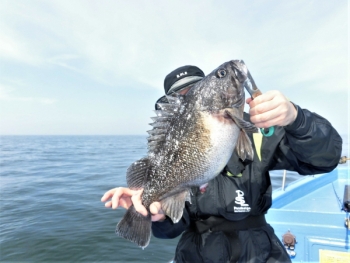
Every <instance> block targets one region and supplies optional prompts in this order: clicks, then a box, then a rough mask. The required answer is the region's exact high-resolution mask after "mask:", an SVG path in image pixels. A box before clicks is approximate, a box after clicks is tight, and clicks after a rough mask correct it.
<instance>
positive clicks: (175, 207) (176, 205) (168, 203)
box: [160, 189, 190, 223]
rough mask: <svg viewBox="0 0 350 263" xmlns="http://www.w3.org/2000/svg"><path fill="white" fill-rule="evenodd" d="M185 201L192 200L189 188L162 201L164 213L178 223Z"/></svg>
mask: <svg viewBox="0 0 350 263" xmlns="http://www.w3.org/2000/svg"><path fill="white" fill-rule="evenodd" d="M185 201H190V191H189V190H188V189H186V190H184V191H182V192H180V193H177V194H174V195H171V196H169V197H166V198H164V199H163V200H161V201H160V203H161V205H162V210H163V211H164V213H165V214H166V215H167V216H168V217H170V218H171V220H172V221H173V223H177V222H179V221H180V219H181V217H182V213H183V210H184V207H185Z"/></svg>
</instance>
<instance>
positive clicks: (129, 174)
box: [126, 157, 150, 188]
mask: <svg viewBox="0 0 350 263" xmlns="http://www.w3.org/2000/svg"><path fill="white" fill-rule="evenodd" d="M149 166H150V161H149V159H148V158H147V157H145V158H142V159H140V160H138V161H136V162H134V163H133V164H131V165H130V166H129V168H128V170H127V171H126V183H127V184H128V187H129V188H142V187H143V186H144V184H145V181H146V180H147V172H148V169H149Z"/></svg>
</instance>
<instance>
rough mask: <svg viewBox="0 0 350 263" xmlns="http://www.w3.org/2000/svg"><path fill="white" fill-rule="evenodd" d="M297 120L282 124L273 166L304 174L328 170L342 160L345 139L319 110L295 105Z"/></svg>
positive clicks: (273, 168) (272, 168)
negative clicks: (314, 110) (317, 112)
mask: <svg viewBox="0 0 350 263" xmlns="http://www.w3.org/2000/svg"><path fill="white" fill-rule="evenodd" d="M296 108H297V111H298V114H297V118H296V120H295V121H294V122H293V123H292V124H290V125H288V126H285V127H283V128H282V129H284V136H283V137H282V139H281V141H280V144H279V146H278V149H276V154H275V157H274V158H275V162H274V163H273V165H272V166H273V167H270V168H271V170H275V169H276V170H277V169H287V170H294V171H297V172H298V173H299V174H302V175H311V174H318V173H326V172H330V171H332V170H333V169H334V168H335V167H336V166H337V165H338V163H339V160H340V155H341V151H342V139H341V137H340V135H339V134H338V132H337V131H336V130H335V129H334V128H333V127H332V125H331V124H330V123H329V121H327V120H326V119H324V118H323V117H321V116H319V115H318V114H316V113H312V112H310V111H308V110H306V109H301V108H300V107H299V106H296Z"/></svg>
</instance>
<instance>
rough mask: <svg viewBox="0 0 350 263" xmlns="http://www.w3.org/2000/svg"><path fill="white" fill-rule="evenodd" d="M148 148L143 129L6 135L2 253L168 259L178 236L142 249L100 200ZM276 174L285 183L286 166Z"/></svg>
mask: <svg viewBox="0 0 350 263" xmlns="http://www.w3.org/2000/svg"><path fill="white" fill-rule="evenodd" d="M343 139H344V145H343V155H346V156H349V148H348V138H347V136H343ZM146 152H147V144H146V137H145V136H1V137H0V201H1V203H0V209H1V210H0V212H1V217H0V231H1V232H0V261H1V262H15V261H16V262H169V261H170V260H171V259H172V258H173V255H174V250H175V246H176V244H177V241H178V239H173V240H161V239H156V238H152V239H151V242H150V245H149V246H148V247H147V248H146V249H144V250H142V249H141V248H139V247H137V246H136V245H134V244H133V243H131V242H128V241H126V240H124V239H122V238H119V237H118V236H117V235H116V234H115V233H114V230H115V226H116V224H117V222H118V221H119V220H120V218H121V217H122V215H123V214H124V212H125V210H124V209H117V210H112V209H107V208H105V207H104V204H103V203H102V202H101V201H100V199H101V196H102V195H103V194H104V193H105V192H106V191H107V190H109V189H111V188H114V187H117V186H125V185H126V182H125V173H126V169H127V168H128V166H129V165H130V164H131V163H132V162H133V161H135V160H137V159H139V158H141V157H143V156H145V155H146ZM271 176H272V184H273V188H274V189H276V188H278V187H280V186H281V183H282V179H281V176H282V171H275V172H272V173H271ZM297 178H300V176H299V175H297V174H295V173H290V172H288V174H287V183H288V182H291V181H293V180H296V179H297Z"/></svg>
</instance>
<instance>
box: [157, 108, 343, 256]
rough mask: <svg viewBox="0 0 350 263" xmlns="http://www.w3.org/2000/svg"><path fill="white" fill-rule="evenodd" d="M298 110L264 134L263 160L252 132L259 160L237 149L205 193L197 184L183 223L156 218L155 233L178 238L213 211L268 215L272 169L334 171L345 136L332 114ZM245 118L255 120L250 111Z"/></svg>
mask: <svg viewBox="0 0 350 263" xmlns="http://www.w3.org/2000/svg"><path fill="white" fill-rule="evenodd" d="M297 110H298V115H297V118H296V120H295V121H294V122H293V123H292V124H291V125H289V126H285V127H275V133H274V134H273V135H272V136H271V137H262V141H261V149H260V156H261V159H260V158H259V154H258V152H259V143H257V142H258V140H257V139H256V138H255V139H254V138H253V136H252V135H250V138H251V141H252V143H253V148H254V151H255V152H254V162H252V163H249V164H247V163H243V162H242V161H241V160H240V159H239V158H238V156H237V154H236V153H235V152H234V153H233V154H232V157H231V159H230V161H229V162H228V164H227V166H226V167H225V169H224V171H222V172H221V174H219V175H218V176H217V177H215V178H214V179H213V180H211V181H210V182H209V184H208V187H207V189H206V191H205V192H204V193H201V192H200V191H199V189H198V188H193V189H192V190H193V191H192V192H193V195H192V198H191V203H192V204H189V203H186V207H185V209H184V213H183V217H182V219H181V220H180V221H179V222H178V223H177V224H173V223H172V221H171V220H170V219H169V218H167V219H166V220H165V221H163V222H154V223H153V224H152V231H153V235H154V236H155V237H158V238H174V237H177V236H179V235H180V234H181V233H183V232H184V231H185V230H188V231H187V232H190V231H191V225H193V222H194V221H196V220H200V219H206V218H208V217H209V216H218V217H224V218H226V219H227V220H230V221H238V220H242V219H244V218H246V217H247V216H251V215H261V214H265V213H266V212H267V210H268V209H269V208H270V207H271V203H272V197H271V194H272V187H271V181H270V175H269V171H271V170H280V169H286V170H290V171H296V172H298V173H299V174H301V175H312V174H319V173H326V172H330V171H332V170H333V169H334V168H335V167H336V166H337V164H338V162H339V159H340V154H341V148H342V139H341V137H340V136H339V134H338V133H337V131H336V130H335V129H334V128H333V127H332V125H331V124H330V123H329V122H328V121H327V120H326V119H324V118H322V117H321V116H319V115H317V114H316V113H311V112H310V111H308V110H305V109H303V110H302V109H301V108H300V107H298V106H297ZM245 119H249V115H248V114H246V115H245ZM258 137H259V136H258ZM187 236H188V237H186V238H184V237H183V238H182V239H181V240H180V242H179V244H178V249H177V253H178V250H179V247H181V243H182V242H185V240H184V239H188V238H191V235H190V234H188V233H187ZM213 238H214V235H213ZM212 247H215V246H212ZM181 249H186V248H185V247H182V248H181ZM214 249H215V248H214ZM192 253H194V254H195V253H196V252H195V251H192ZM198 253H199V252H198ZM212 253H213V251H212ZM179 261H180V260H179ZM200 261H201V260H199V259H198V262H200ZM218 262H219V261H218Z"/></svg>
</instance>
